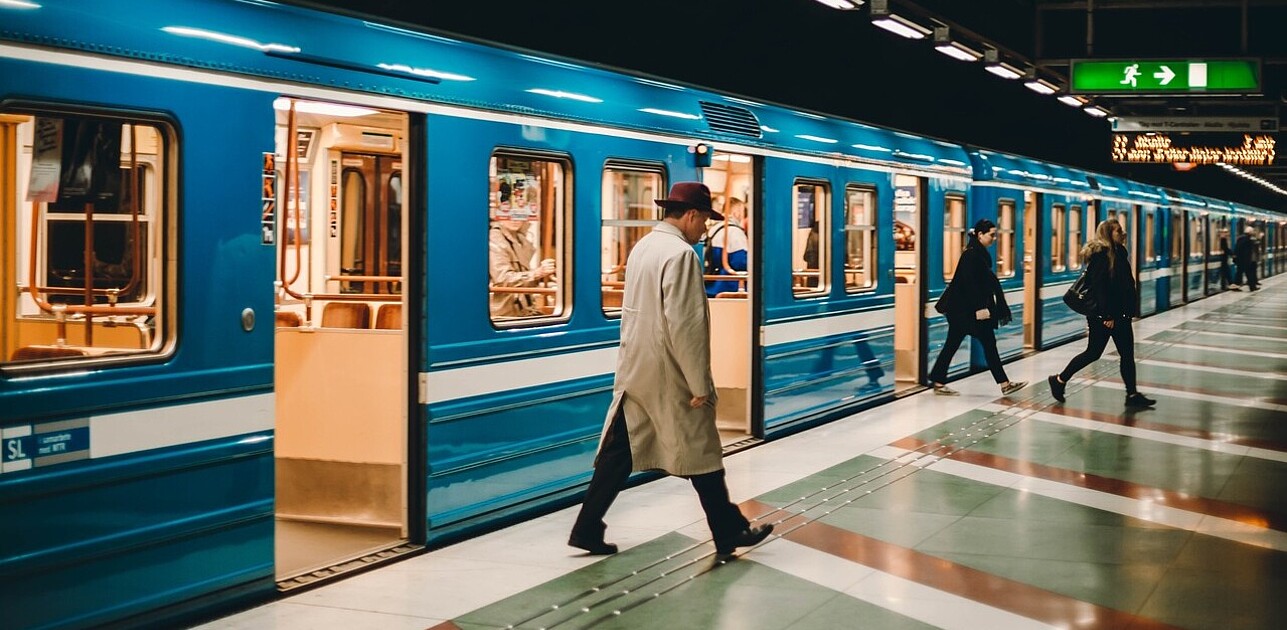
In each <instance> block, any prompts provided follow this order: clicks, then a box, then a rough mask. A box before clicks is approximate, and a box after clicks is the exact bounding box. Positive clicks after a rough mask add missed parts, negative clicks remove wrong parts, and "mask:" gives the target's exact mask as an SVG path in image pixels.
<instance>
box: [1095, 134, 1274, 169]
mask: <svg viewBox="0 0 1287 630" xmlns="http://www.w3.org/2000/svg"><path fill="white" fill-rule="evenodd" d="M1231 137H1232V138H1236V140H1230V138H1231ZM1276 144H1277V143H1276V142H1275V141H1274V137H1273V136H1269V135H1252V134H1243V135H1241V136H1231V135H1230V134H1217V135H1214V136H1211V135H1207V136H1203V135H1200V134H1190V135H1186V136H1182V137H1180V138H1172V137H1171V136H1169V135H1167V134H1164V133H1147V134H1131V133H1115V134H1113V161H1114V162H1133V163H1144V164H1172V163H1175V162H1188V163H1192V164H1217V163H1224V164H1234V165H1241V166H1269V165H1271V164H1273V163H1274V157H1276V156H1275V146H1276Z"/></svg>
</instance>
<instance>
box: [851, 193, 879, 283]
mask: <svg viewBox="0 0 1287 630" xmlns="http://www.w3.org/2000/svg"><path fill="white" fill-rule="evenodd" d="M875 286H876V191H875V190H873V189H871V188H861V187H858V186H849V187H847V188H845V291H848V292H850V293H854V292H857V291H864V290H868V289H872V288H874V287H875Z"/></svg>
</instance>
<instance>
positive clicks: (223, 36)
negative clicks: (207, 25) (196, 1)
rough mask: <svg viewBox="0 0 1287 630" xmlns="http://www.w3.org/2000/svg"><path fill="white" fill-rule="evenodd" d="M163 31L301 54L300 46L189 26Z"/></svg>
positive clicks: (169, 27) (245, 46)
mask: <svg viewBox="0 0 1287 630" xmlns="http://www.w3.org/2000/svg"><path fill="white" fill-rule="evenodd" d="M161 30H163V31H165V32H167V33H169V34H171V35H179V36H181V37H195V38H197V39H208V40H210V41H212V42H219V43H221V44H232V45H233V46H241V47H242V48H254V49H255V50H260V51H263V52H285V53H297V52H299V47H298V46H287V45H286V44H271V43H270V44H261V43H259V42H257V41H255V40H253V39H249V38H246V37H239V36H237V35H228V34H227V33H219V32H216V31H207V30H205V29H201V28H189V27H187V26H166V27H164V28H162V29H161Z"/></svg>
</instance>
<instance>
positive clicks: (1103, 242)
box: [1081, 219, 1122, 269]
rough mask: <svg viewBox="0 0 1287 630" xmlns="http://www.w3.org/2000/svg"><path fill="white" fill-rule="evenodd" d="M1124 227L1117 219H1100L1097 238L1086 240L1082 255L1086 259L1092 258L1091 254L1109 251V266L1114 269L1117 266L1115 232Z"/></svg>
mask: <svg viewBox="0 0 1287 630" xmlns="http://www.w3.org/2000/svg"><path fill="white" fill-rule="evenodd" d="M1120 229H1122V224H1120V223H1118V222H1117V219H1107V220H1104V221H1100V222H1099V225H1098V226H1096V227H1095V238H1092V239H1090V240H1088V241H1086V246H1085V247H1083V248H1081V257H1082V258H1083V259H1085V260H1089V259H1090V255H1091V254H1093V253H1095V252H1099V251H1105V250H1106V251H1108V268H1109V269H1113V268H1114V267H1116V266H1117V247H1115V245H1116V242H1114V241H1113V232H1114V231H1115V230H1120Z"/></svg>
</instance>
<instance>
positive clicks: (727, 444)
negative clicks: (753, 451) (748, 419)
mask: <svg viewBox="0 0 1287 630" xmlns="http://www.w3.org/2000/svg"><path fill="white" fill-rule="evenodd" d="M720 437H722V438H724V439H723V442H724V454H725V455H732V454H733V453H736V452H738V451H744V450H746V449H748V448H751V447H753V446H759V445H760V444H763V443H764V440H763V439H762V438H757V437H750V436H747V435H742V436H741V439H733V440H730V439H729V437H730V436H729V435H728V434H727V433H726V432H724V431H721V432H720Z"/></svg>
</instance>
